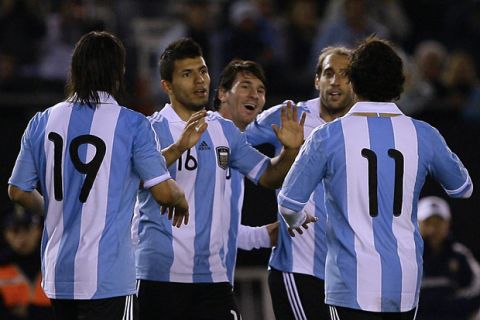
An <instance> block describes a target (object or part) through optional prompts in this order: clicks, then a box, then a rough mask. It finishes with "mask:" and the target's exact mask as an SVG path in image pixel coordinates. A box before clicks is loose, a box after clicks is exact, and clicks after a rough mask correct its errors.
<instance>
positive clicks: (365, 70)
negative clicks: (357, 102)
mask: <svg viewBox="0 0 480 320" xmlns="http://www.w3.org/2000/svg"><path fill="white" fill-rule="evenodd" d="M346 74H347V77H348V78H349V79H350V82H351V84H352V89H353V91H354V92H355V94H356V95H357V96H358V97H359V98H363V99H367V100H369V101H374V102H387V101H394V100H398V99H399V98H400V95H401V94H402V92H403V84H404V82H405V76H404V74H403V62H402V59H401V58H400V57H399V55H398V54H397V53H396V52H395V50H394V49H393V47H392V45H390V43H389V42H388V41H386V40H382V39H379V38H377V37H376V36H370V37H368V38H367V39H365V40H363V41H362V42H360V44H359V46H358V47H357V48H356V49H355V50H353V53H352V55H351V57H350V60H349V64H348V67H347V72H346Z"/></svg>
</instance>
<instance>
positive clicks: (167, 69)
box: [159, 38, 203, 82]
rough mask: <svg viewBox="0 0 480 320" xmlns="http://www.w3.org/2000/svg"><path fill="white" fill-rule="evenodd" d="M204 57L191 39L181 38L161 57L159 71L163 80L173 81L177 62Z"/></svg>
mask: <svg viewBox="0 0 480 320" xmlns="http://www.w3.org/2000/svg"><path fill="white" fill-rule="evenodd" d="M202 56H203V52H202V48H201V47H200V45H199V44H198V43H197V42H195V41H194V40H193V39H191V38H180V39H178V40H176V41H174V42H172V43H171V44H170V45H169V46H168V47H167V48H166V49H165V51H164V52H163V53H162V55H161V56H160V61H159V69H160V77H161V79H162V80H166V81H170V82H171V81H172V79H173V69H174V67H175V61H176V60H182V59H188V58H196V57H202Z"/></svg>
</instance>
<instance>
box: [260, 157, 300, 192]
mask: <svg viewBox="0 0 480 320" xmlns="http://www.w3.org/2000/svg"><path fill="white" fill-rule="evenodd" d="M299 150H300V149H297V148H291V149H286V148H284V149H283V150H282V152H281V153H280V154H279V155H278V156H277V157H275V158H273V159H271V161H270V165H269V166H268V168H267V169H266V170H265V173H264V174H263V175H262V177H261V178H260V181H259V183H260V184H261V185H262V186H264V187H266V188H270V189H277V188H280V187H281V186H282V183H283V180H284V179H285V176H286V175H287V173H288V170H290V167H291V166H292V164H293V162H294V161H295V158H296V156H297V154H298V151H299Z"/></svg>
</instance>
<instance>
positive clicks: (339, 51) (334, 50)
mask: <svg viewBox="0 0 480 320" xmlns="http://www.w3.org/2000/svg"><path fill="white" fill-rule="evenodd" d="M334 54H335V55H340V56H345V57H347V58H349V57H350V55H351V54H352V50H351V49H348V48H345V47H326V48H324V49H323V50H322V51H321V52H320V55H319V56H318V60H317V66H316V68H315V74H316V75H318V76H320V75H321V74H322V72H323V62H324V61H325V59H326V58H327V57H328V56H330V55H334Z"/></svg>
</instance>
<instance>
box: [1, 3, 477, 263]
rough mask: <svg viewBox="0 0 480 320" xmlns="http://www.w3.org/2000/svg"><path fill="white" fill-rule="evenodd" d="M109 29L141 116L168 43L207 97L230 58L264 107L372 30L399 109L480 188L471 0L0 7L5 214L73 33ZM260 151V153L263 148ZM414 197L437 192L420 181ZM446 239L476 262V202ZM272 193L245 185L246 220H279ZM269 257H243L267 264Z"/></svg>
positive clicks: (306, 88) (55, 93) (457, 207)
mask: <svg viewBox="0 0 480 320" xmlns="http://www.w3.org/2000/svg"><path fill="white" fill-rule="evenodd" d="M91 30H108V31H111V32H113V33H115V34H116V35H118V36H119V37H120V39H121V40H122V41H123V42H124V44H125V47H126V49H127V70H126V78H127V81H126V83H127V86H126V94H125V96H124V99H123V101H121V102H122V103H123V104H125V105H127V106H130V107H132V108H134V109H136V110H138V111H140V112H143V113H144V114H146V115H149V114H151V113H152V112H153V111H154V110H156V109H158V108H161V107H162V106H163V105H164V103H165V102H167V96H166V95H165V94H163V93H162V92H161V89H160V85H159V81H160V79H159V75H158V70H157V61H158V58H159V56H160V54H161V52H162V51H163V49H164V48H165V47H166V45H167V44H168V43H170V42H171V41H173V40H175V39H176V38H178V37H181V36H189V37H192V38H194V39H195V40H196V41H197V42H198V43H200V45H201V46H202V48H203V50H204V55H205V58H206V61H207V64H208V66H209V71H210V75H211V78H212V92H211V96H213V94H214V90H213V88H215V86H216V79H217V77H218V75H219V73H220V71H221V69H222V68H223V66H224V65H225V64H226V63H227V62H228V61H229V60H231V59H232V58H235V57H238V58H242V59H251V60H255V61H257V62H259V63H260V64H261V65H262V66H263V67H264V68H265V71H266V75H267V79H268V84H267V104H266V106H267V108H268V107H270V106H273V105H275V104H277V103H280V102H281V101H284V100H286V99H292V100H294V101H300V100H307V99H310V98H312V97H313V96H314V92H315V91H314V87H313V80H314V67H315V63H316V58H317V57H318V54H319V52H320V50H321V49H322V48H324V47H326V46H329V45H338V44H340V45H344V46H347V47H353V46H354V45H355V44H356V41H357V40H359V39H362V38H364V37H366V36H368V35H370V34H372V33H375V34H377V35H378V36H381V37H384V38H387V39H390V40H391V41H392V42H394V43H395V44H396V45H397V47H398V50H399V52H400V54H401V56H402V57H403V59H404V62H405V71H406V75H407V82H406V86H405V92H404V94H403V95H402V97H401V99H400V101H398V105H399V106H400V108H401V109H402V110H403V111H404V112H405V113H406V114H408V115H412V116H414V117H416V118H420V119H423V120H426V121H428V122H429V123H431V124H432V125H434V126H436V127H437V128H438V129H439V130H440V132H441V133H442V134H443V135H444V137H445V139H446V140H447V143H448V144H449V145H450V146H451V148H452V149H453V150H454V151H455V152H456V153H457V154H458V155H459V156H460V158H462V159H463V161H464V164H465V165H466V167H467V168H468V169H469V171H470V174H471V176H472V178H473V179H474V184H476V188H477V190H478V188H479V182H480V179H479V177H480V161H479V160H480V82H479V76H478V75H479V74H480V41H479V39H480V1H478V0H436V1H433V0H416V1H398V0H241V1H226V0H210V1H207V0H196V1H186V0H159V1H149V0H115V1H114V0H104V1H101V0H98V1H95V0H84V1H80V0H0V125H1V128H2V130H3V132H4V133H3V134H2V138H1V141H2V143H1V147H2V150H4V151H5V154H4V155H3V156H2V157H1V163H0V170H1V180H0V181H1V184H2V186H3V189H2V190H3V191H4V192H0V206H1V210H2V213H4V212H8V211H10V210H11V206H12V204H11V203H10V202H9V200H8V198H7V195H6V186H7V179H8V177H9V175H10V172H11V169H12V167H13V164H14V161H15V157H16V155H17V153H18V151H19V146H20V137H21V134H22V132H23V130H24V128H25V126H26V124H27V122H28V120H29V119H30V117H31V116H32V115H33V113H34V112H36V111H39V110H43V109H45V108H47V107H49V106H51V105H53V104H55V103H57V102H58V101H60V100H62V99H63V97H64V84H65V80H66V77H67V74H68V67H69V61H70V55H71V53H72V51H73V47H74V44H75V43H76V41H77V40H78V39H79V38H80V36H81V35H82V34H84V33H86V32H88V31H91ZM262 151H265V152H267V153H268V152H269V149H268V147H265V148H264V150H262ZM422 195H440V196H443V195H444V194H443V191H442V190H441V189H440V188H439V187H438V186H436V185H434V184H432V183H427V185H426V187H425V188H424V191H423V193H422ZM449 203H450V205H451V207H452V211H453V218H452V233H453V234H454V236H455V238H456V239H458V240H459V241H460V242H462V243H464V244H466V245H467V246H469V247H470V248H471V249H472V251H473V252H474V254H475V255H476V257H477V258H478V257H480V242H479V241H478V234H477V233H476V232H478V229H479V227H480V212H478V211H479V209H478V208H480V196H479V193H478V191H474V195H473V197H472V198H471V199H469V200H466V201H465V200H449ZM275 210H276V205H275V197H274V194H273V193H272V192H269V191H266V190H263V189H261V188H258V187H254V186H252V185H251V184H248V185H247V191H246V204H245V206H244V212H245V214H244V223H247V224H251V225H260V224H263V223H267V222H271V221H273V220H275V219H276V215H275ZM268 253H269V250H265V251H258V252H256V253H253V254H252V253H249V254H248V256H247V255H245V256H244V255H242V254H241V255H240V259H239V262H240V264H265V263H266V259H267V257H268Z"/></svg>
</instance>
